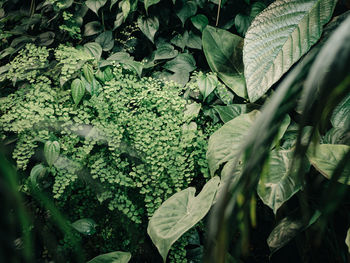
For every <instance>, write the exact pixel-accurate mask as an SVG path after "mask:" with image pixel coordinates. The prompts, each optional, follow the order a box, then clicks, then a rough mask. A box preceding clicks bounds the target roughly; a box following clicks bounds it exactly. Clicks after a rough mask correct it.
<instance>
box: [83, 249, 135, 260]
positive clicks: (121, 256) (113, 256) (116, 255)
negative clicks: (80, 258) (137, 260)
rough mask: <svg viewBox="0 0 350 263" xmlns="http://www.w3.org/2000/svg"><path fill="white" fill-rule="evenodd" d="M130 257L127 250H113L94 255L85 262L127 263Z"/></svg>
mask: <svg viewBox="0 0 350 263" xmlns="http://www.w3.org/2000/svg"><path fill="white" fill-rule="evenodd" d="M130 258H131V254H130V253H129V252H122V251H115V252H110V253H106V254H102V255H99V256H97V257H94V258H93V259H91V260H90V261H88V262H87V263H128V262H129V260H130Z"/></svg>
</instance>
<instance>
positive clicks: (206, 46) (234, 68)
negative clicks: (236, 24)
mask: <svg viewBox="0 0 350 263" xmlns="http://www.w3.org/2000/svg"><path fill="white" fill-rule="evenodd" d="M202 44H203V51H204V54H205V57H206V59H207V62H208V65H209V66H210V68H211V70H212V71H214V72H216V73H217V75H218V77H219V78H220V79H221V80H222V81H223V82H224V83H225V84H226V85H227V86H228V87H229V88H230V89H232V91H234V92H235V93H236V94H237V95H238V96H240V97H243V98H246V97H247V92H246V87H245V80H244V76H243V61H242V48H243V38H241V37H239V36H237V35H234V34H232V33H230V32H228V31H226V30H223V29H219V28H215V27H212V26H206V28H205V29H204V30H203V36H202Z"/></svg>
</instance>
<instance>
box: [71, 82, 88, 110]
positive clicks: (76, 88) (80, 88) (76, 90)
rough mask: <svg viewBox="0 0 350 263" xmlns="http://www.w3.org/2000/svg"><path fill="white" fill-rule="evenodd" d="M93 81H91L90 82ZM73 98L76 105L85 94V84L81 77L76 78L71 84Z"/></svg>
mask: <svg viewBox="0 0 350 263" xmlns="http://www.w3.org/2000/svg"><path fill="white" fill-rule="evenodd" d="M91 83H92V81H91V82H90V84H91ZM71 92H72V98H73V101H74V103H75V105H78V104H79V102H80V101H81V99H82V98H83V97H84V94H85V85H84V83H83V82H82V81H81V80H80V79H75V80H73V81H72V84H71Z"/></svg>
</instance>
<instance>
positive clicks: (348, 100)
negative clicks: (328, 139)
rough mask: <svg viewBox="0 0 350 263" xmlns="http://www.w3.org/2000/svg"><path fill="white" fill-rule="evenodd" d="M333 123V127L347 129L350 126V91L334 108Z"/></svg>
mask: <svg viewBox="0 0 350 263" xmlns="http://www.w3.org/2000/svg"><path fill="white" fill-rule="evenodd" d="M331 123H332V125H333V127H338V128H345V129H346V128H349V127H350V93H349V94H348V96H347V97H345V98H344V99H343V100H342V101H341V102H340V103H339V105H338V106H337V107H336V108H335V109H334V111H333V115H332V118H331Z"/></svg>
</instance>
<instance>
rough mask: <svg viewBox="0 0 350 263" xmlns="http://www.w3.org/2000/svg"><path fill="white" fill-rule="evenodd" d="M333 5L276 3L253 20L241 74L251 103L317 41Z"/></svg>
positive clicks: (315, 0) (323, 0) (324, 1)
mask: <svg viewBox="0 0 350 263" xmlns="http://www.w3.org/2000/svg"><path fill="white" fill-rule="evenodd" d="M336 2H337V1H336V0H307V1H299V0H291V1H285V0H277V1H275V2H273V3H272V4H271V5H270V6H269V7H268V8H266V9H265V10H264V11H263V12H261V13H260V14H259V15H258V16H257V17H256V18H255V19H254V21H253V22H252V24H251V26H250V27H249V29H248V32H247V34H246V36H245V41H244V48H243V61H244V74H245V77H246V82H247V90H248V96H249V99H250V100H251V101H253V102H254V101H256V100H258V99H259V98H260V97H261V96H262V95H263V94H265V92H266V91H267V90H268V89H269V88H270V87H271V86H272V85H273V84H274V83H276V81H278V80H279V79H280V78H281V76H282V75H283V74H284V73H286V72H287V71H288V70H289V68H290V67H291V66H292V65H293V64H294V63H295V62H296V61H298V60H299V58H300V57H301V56H302V55H304V54H305V53H306V52H307V51H308V50H309V49H310V47H311V46H312V45H313V44H315V43H316V42H317V41H318V39H319V38H320V37H321V34H322V27H323V25H324V24H326V23H327V22H328V21H329V19H330V18H331V17H332V14H333V10H334V7H335V4H336ZM282 21H283V22H282ZM262 32H264V34H262Z"/></svg>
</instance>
